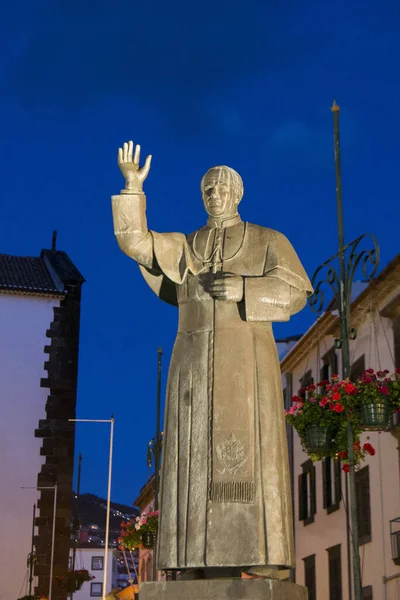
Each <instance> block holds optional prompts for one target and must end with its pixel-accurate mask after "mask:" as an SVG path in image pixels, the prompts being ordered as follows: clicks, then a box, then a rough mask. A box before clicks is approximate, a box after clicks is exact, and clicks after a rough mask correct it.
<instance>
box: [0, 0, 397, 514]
mask: <svg viewBox="0 0 400 600" xmlns="http://www.w3.org/2000/svg"><path fill="white" fill-rule="evenodd" d="M1 21H2V22H1V25H0V30H1V35H0V73H1V78H0V79H1V90H0V91H1V93H0V110H1V135H0V145H1V177H0V194H1V213H0V215H1V217H0V227H1V229H0V236H1V237H0V239H1V244H0V252H1V253H6V254H15V255H30V256H38V255H39V253H40V250H41V249H42V248H49V247H50V245H51V237H52V232H53V230H54V229H56V230H57V231H58V241H57V246H58V249H60V250H65V251H66V252H67V253H68V255H69V256H70V257H71V259H72V260H73V262H74V263H75V264H76V266H77V267H78V269H79V270H80V271H81V272H82V274H83V275H84V277H85V278H86V280H87V282H86V283H85V284H84V287H83V294H82V317H81V343H80V362H79V389H78V405H77V416H78V417H81V418H93V419H106V418H109V417H110V415H111V413H114V415H115V419H116V430H115V435H116V438H115V446H114V474H113V493H112V497H113V499H114V500H115V501H119V502H125V503H127V504H131V503H132V502H133V501H134V500H135V498H136V497H137V494H138V492H139V489H140V488H141V487H142V486H143V485H144V483H145V482H146V479H147V466H146V451H147V443H148V441H149V440H150V439H151V438H152V437H153V435H154V430H155V402H156V387H157V347H158V346H162V348H163V350H164V362H163V393H164V391H165V383H166V378H167V366H168V361H169V356H170V352H171V349H172V344H173V341H174V337H175V331H176V324H177V310H176V309H175V308H173V307H171V306H169V305H166V304H163V303H162V302H161V301H159V300H158V299H157V298H156V296H155V295H153V293H152V292H151V291H150V289H149V288H147V286H146V284H145V283H144V281H143V280H142V278H141V275H140V273H139V269H138V268H137V266H136V264H135V263H134V262H133V261H132V260H130V259H128V258H127V257H126V256H124V255H123V254H122V253H121V251H120V250H119V248H118V246H117V243H116V241H115V239H114V235H113V226H112V218H111V199H110V197H111V195H112V194H116V193H119V191H120V190H121V188H123V185H124V182H123V178H122V176H121V174H120V172H119V169H118V166H117V149H118V146H119V145H121V144H123V142H124V141H128V140H131V139H132V140H133V141H134V142H135V143H140V144H141V146H142V157H143V158H144V157H145V156H146V155H147V154H150V153H151V154H152V155H153V162H152V167H151V171H150V174H149V177H148V179H147V181H146V182H145V186H144V191H145V192H146V195H147V205H148V222H149V227H150V228H152V229H154V230H156V231H181V232H184V233H190V232H191V231H194V230H195V229H197V228H198V227H199V226H201V225H203V224H204V223H205V213H204V209H203V206H202V202H201V196H200V190H199V185H200V179H201V177H202V175H203V174H204V172H205V171H206V170H207V169H208V168H209V167H211V166H213V165H216V164H226V165H229V166H231V167H233V168H234V169H236V170H237V171H238V172H239V173H240V174H241V175H242V177H243V180H244V187H245V195H244V199H243V202H242V204H241V207H240V208H241V215H242V218H243V219H244V220H247V221H251V222H254V223H258V224H260V225H264V226H267V227H271V228H273V229H278V230H279V231H281V232H283V233H284V234H285V235H287V237H288V238H289V239H290V240H291V242H292V244H293V245H294V247H295V248H296V250H297V252H298V254H299V256H300V258H301V260H302V262H303V264H304V266H305V268H306V269H307V271H308V273H309V275H310V276H311V275H312V273H313V271H314V269H315V268H316V267H317V266H318V265H319V264H320V263H321V262H323V261H324V260H325V259H327V258H328V257H329V256H331V255H332V254H335V252H336V250H337V220H336V200H335V171H334V161H333V135H332V114H331V110H330V109H331V105H332V102H333V100H334V99H336V100H337V102H338V104H339V105H340V107H341V137H342V172H343V201H344V216H345V236H346V241H351V240H352V239H354V238H356V237H357V236H358V235H360V234H361V233H364V232H370V233H373V234H374V235H375V236H376V237H377V238H378V240H379V243H380V246H381V268H382V267H384V266H385V265H386V264H387V263H388V262H389V260H391V259H392V258H393V257H394V256H395V255H396V254H397V253H398V252H399V250H400V248H399V242H398V238H399V218H398V214H399V213H398V198H399V192H400V168H399V165H398V160H399V139H400V113H399V106H400V77H399V71H398V70H399V63H400V36H399V31H400V3H399V2H398V0H386V1H385V2H379V3H378V2H373V1H371V0H366V1H364V2H348V0H347V1H345V0H337V1H336V2H334V3H332V2H321V1H317V0H310V1H302V0H274V1H271V0H246V2H244V1H239V0H230V1H229V2H228V1H222V0H203V1H202V2H192V1H190V0H185V1H184V0H170V1H169V2H162V1H161V0H144V1H143V2H133V1H130V2H129V1H127V0H115V1H114V2H111V1H109V2H106V1H105V0H53V1H50V0H47V1H43V0H31V2H28V1H24V0H21V1H20V2H13V3H7V5H6V7H5V8H3V18H2V20H1ZM312 319H313V314H312V313H311V311H310V309H309V307H306V308H305V309H304V311H303V312H302V313H301V314H300V315H297V316H296V317H295V318H293V319H292V320H291V321H290V322H289V323H285V324H280V325H278V326H276V327H275V328H274V330H275V334H276V336H277V337H284V336H288V335H291V334H295V333H301V332H303V331H304V330H305V329H306V328H307V327H308V326H309V325H310V324H311V322H312ZM38 360H40V361H42V360H43V362H44V360H45V355H43V357H38ZM32 435H33V432H32ZM76 442H77V445H76V450H77V452H82V454H83V459H84V462H83V474H82V490H83V491H90V492H93V493H96V494H99V495H103V496H105V494H106V489H107V468H108V427H107V426H106V425H86V424H85V425H80V426H78V428H77V440H76Z"/></svg>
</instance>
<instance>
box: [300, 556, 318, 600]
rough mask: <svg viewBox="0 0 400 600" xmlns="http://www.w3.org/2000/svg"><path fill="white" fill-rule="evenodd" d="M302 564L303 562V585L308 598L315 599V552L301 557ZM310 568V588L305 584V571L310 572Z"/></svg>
mask: <svg viewBox="0 0 400 600" xmlns="http://www.w3.org/2000/svg"><path fill="white" fill-rule="evenodd" d="M303 564H304V585H305V586H306V588H307V589H308V600H316V598H317V570H316V564H315V554H310V555H309V556H306V557H305V558H303ZM310 569H311V571H312V580H313V586H312V587H311V588H310V587H308V585H307V583H308V581H307V573H309V572H310Z"/></svg>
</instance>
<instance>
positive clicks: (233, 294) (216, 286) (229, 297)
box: [208, 273, 243, 302]
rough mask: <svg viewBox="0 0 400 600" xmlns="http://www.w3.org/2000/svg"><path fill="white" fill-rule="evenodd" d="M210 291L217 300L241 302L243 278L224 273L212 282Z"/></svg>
mask: <svg viewBox="0 0 400 600" xmlns="http://www.w3.org/2000/svg"><path fill="white" fill-rule="evenodd" d="M208 291H209V293H210V294H211V296H212V297H213V298H215V300H226V301H228V302H240V301H241V300H243V277H242V276H241V275H233V274H230V273H222V274H221V275H219V276H217V277H216V278H215V279H214V280H213V281H212V283H211V284H210V286H209V288H208Z"/></svg>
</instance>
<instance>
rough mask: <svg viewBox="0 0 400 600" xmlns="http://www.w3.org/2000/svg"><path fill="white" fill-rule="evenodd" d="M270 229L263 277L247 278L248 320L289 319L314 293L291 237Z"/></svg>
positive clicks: (245, 294)
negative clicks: (288, 237) (289, 238)
mask: <svg viewBox="0 0 400 600" xmlns="http://www.w3.org/2000/svg"><path fill="white" fill-rule="evenodd" d="M267 231H268V242H267V244H266V258H265V266H264V276H263V277H245V279H244V303H245V315H246V320H247V321H288V320H289V319H290V316H291V315H293V314H295V313H297V312H299V311H300V310H301V309H302V308H303V307H304V306H305V304H306V302H307V297H308V296H310V295H311V294H312V293H313V288H312V285H311V283H310V280H309V278H308V276H307V273H306V272H305V270H304V268H303V265H302V264H301V262H300V260H299V258H298V256H297V254H296V252H295V250H294V248H293V246H292V245H291V243H290V242H289V240H288V239H287V238H286V237H285V236H284V235H283V234H282V233H279V232H277V231H273V230H271V229H270V230H267Z"/></svg>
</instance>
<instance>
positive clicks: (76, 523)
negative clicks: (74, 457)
mask: <svg viewBox="0 0 400 600" xmlns="http://www.w3.org/2000/svg"><path fill="white" fill-rule="evenodd" d="M81 471H82V454H79V458H78V480H77V484H76V504H75V506H76V513H75V515H74V522H73V528H74V547H73V549H72V565H71V571H75V561H76V546H77V544H78V540H77V539H76V538H77V535H78V533H79V530H80V520H79V496H80V492H81ZM73 596H74V594H73V593H72V594H71V600H72V598H73Z"/></svg>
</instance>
